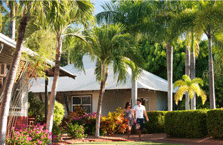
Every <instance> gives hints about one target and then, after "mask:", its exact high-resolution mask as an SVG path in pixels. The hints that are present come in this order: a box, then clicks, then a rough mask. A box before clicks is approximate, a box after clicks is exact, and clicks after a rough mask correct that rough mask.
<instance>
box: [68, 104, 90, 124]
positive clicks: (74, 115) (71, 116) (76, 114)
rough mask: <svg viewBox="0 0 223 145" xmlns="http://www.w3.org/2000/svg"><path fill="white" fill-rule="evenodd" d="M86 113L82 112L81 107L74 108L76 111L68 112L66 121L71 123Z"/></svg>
mask: <svg viewBox="0 0 223 145" xmlns="http://www.w3.org/2000/svg"><path fill="white" fill-rule="evenodd" d="M85 114H86V113H85V112H84V110H83V109H82V106H76V109H75V110H74V112H69V113H68V117H67V118H68V120H69V121H71V120H73V119H75V118H78V117H80V116H83V115H85Z"/></svg>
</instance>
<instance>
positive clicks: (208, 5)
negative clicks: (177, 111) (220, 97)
mask: <svg viewBox="0 0 223 145" xmlns="http://www.w3.org/2000/svg"><path fill="white" fill-rule="evenodd" d="M222 7H223V2H222V1H198V4H197V9H198V10H199V12H198V14H197V17H196V28H201V29H202V30H203V32H204V33H205V34H206V36H207V37H208V49H209V57H208V60H209V99H210V108H211V109H215V108H216V101H215V87H214V68H213V56H212V39H213V37H214V35H215V34H216V33H218V32H219V31H222V28H223V20H222V17H223V9H222Z"/></svg>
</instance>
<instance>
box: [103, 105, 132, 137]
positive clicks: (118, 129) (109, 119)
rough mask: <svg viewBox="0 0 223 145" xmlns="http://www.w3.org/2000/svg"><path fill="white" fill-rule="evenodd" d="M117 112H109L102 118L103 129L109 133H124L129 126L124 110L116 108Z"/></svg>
mask: <svg viewBox="0 0 223 145" xmlns="http://www.w3.org/2000/svg"><path fill="white" fill-rule="evenodd" d="M116 110H117V112H116V111H115V112H109V113H108V116H103V117H102V118H101V129H102V130H103V131H104V132H105V133H107V134H108V135H114V134H115V133H124V132H125V131H126V128H127V126H128V120H127V119H126V118H124V114H123V113H122V112H123V110H121V108H118V109H116Z"/></svg>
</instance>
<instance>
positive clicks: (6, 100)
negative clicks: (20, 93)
mask: <svg viewBox="0 0 223 145" xmlns="http://www.w3.org/2000/svg"><path fill="white" fill-rule="evenodd" d="M40 4H41V1H36V2H32V1H20V5H22V14H21V19H20V24H19V28H18V37H17V43H16V49H15V52H14V55H13V60H12V63H11V65H10V69H9V71H8V73H7V77H6V83H5V85H4V89H3V93H2V101H1V109H0V110H1V111H0V118H1V120H0V144H2V145H4V144H5V137H6V127H7V118H8V114H9V106H10V100H11V92H12V88H13V84H14V81H15V77H16V72H17V69H18V65H19V62H20V58H21V51H22V49H21V45H22V43H23V40H24V34H25V31H26V26H27V24H28V22H29V20H30V18H37V16H36V17H34V16H33V15H31V14H32V13H35V11H36V10H37V6H39V7H38V9H41V5H40ZM31 16H32V17H31Z"/></svg>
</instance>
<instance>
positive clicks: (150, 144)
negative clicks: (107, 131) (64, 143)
mask: <svg viewBox="0 0 223 145" xmlns="http://www.w3.org/2000/svg"><path fill="white" fill-rule="evenodd" d="M77 144H78V145H82V144H83V145H92V144H93V145H101V144H102V145H103V144H106V145H180V144H168V143H153V142H124V141H120V142H92V143H76V145H77ZM73 145H75V144H73Z"/></svg>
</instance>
